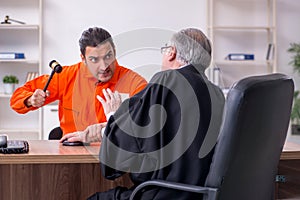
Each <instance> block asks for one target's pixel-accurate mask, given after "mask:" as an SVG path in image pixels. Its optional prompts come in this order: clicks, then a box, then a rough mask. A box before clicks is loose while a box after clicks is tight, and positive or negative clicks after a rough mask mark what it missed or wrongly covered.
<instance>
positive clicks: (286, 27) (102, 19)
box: [43, 0, 300, 140]
mask: <svg viewBox="0 0 300 200" xmlns="http://www.w3.org/2000/svg"><path fill="white" fill-rule="evenodd" d="M299 19H300V3H299V0H277V42H278V47H277V48H278V71H279V72H283V73H286V74H288V75H291V76H293V77H294V80H295V84H296V89H299V87H300V78H299V75H298V74H294V73H293V70H292V67H291V66H289V65H288V63H289V61H290V55H289V54H288V53H287V51H286V50H287V49H288V47H289V44H290V43H291V42H300V26H299ZM92 26H100V27H104V28H106V29H107V30H108V31H109V32H110V33H111V34H112V35H113V36H114V37H115V38H116V40H118V38H121V39H120V40H121V42H120V43H121V47H120V46H118V47H117V48H118V49H117V54H118V55H117V56H118V60H119V62H120V64H122V65H124V66H126V67H129V68H132V69H135V70H137V71H139V72H140V73H141V74H142V75H144V76H145V77H146V78H147V79H149V78H150V77H151V75H152V74H153V73H154V72H155V71H158V70H159V65H160V60H161V57H160V53H159V51H158V47H159V46H161V45H163V43H164V42H166V41H163V40H164V39H167V37H166V35H167V34H165V35H163V34H162V35H163V37H161V38H159V37H158V36H157V37H156V36H155V37H151V36H152V35H151V34H150V35H149V41H150V42H155V46H151V48H143V49H132V47H130V46H126V45H127V44H130V43H132V42H134V41H133V40H134V39H133V38H134V37H135V36H136V37H138V34H139V33H140V32H137V31H136V30H139V31H140V30H141V29H144V28H158V29H162V30H174V31H177V30H179V29H181V28H185V27H198V28H200V29H202V30H203V31H204V32H206V0H188V1H182V0H151V1H146V0H110V1H101V0H100V1H99V0H85V1H80V0H63V1H56V0H44V16H43V32H44V33H43V45H44V46H43V72H44V73H50V68H49V67H48V63H49V62H50V61H51V60H52V59H56V60H58V61H59V62H60V63H61V64H63V65H69V64H73V63H75V62H77V61H79V60H80V57H79V54H80V52H79V46H78V39H79V37H80V35H81V33H82V31H83V30H85V29H87V28H88V27H92ZM167 32H168V31H167ZM151 33H152V32H151ZM164 33H166V32H164ZM126 34H128V38H129V39H128V41H126V38H127V35H126ZM142 34H143V33H142ZM124 35H125V36H124ZM123 36H124V37H125V39H124V37H123ZM147 36H148V35H147ZM117 45H118V44H117ZM122 45H123V46H122ZM124 45H125V47H124ZM119 47H120V48H123V47H124V49H122V50H121V54H122V55H119V53H120V48H119ZM133 50H134V51H133ZM290 137H291V136H290ZM291 138H293V139H294V138H295V139H296V140H300V139H298V137H291Z"/></svg>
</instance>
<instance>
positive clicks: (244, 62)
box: [214, 60, 273, 65]
mask: <svg viewBox="0 0 300 200" xmlns="http://www.w3.org/2000/svg"><path fill="white" fill-rule="evenodd" d="M214 63H215V64H217V65H271V64H272V63H273V61H272V60H215V61H214Z"/></svg>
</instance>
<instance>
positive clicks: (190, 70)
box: [90, 65, 224, 200]
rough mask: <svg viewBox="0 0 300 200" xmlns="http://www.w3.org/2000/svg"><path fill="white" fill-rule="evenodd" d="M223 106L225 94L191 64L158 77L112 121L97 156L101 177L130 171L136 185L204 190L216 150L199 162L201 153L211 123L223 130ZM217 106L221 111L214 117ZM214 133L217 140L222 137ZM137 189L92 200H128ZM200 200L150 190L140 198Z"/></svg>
mask: <svg viewBox="0 0 300 200" xmlns="http://www.w3.org/2000/svg"><path fill="white" fill-rule="evenodd" d="M159 105H161V107H160V106H159ZM223 106H224V96H223V94H222V92H221V90H220V89H219V88H218V87H216V86H215V85H213V84H212V83H210V82H209V81H208V80H207V78H206V76H205V75H204V72H203V71H199V70H197V69H196V68H195V67H194V66H192V65H188V66H185V67H183V68H180V69H177V70H167V71H162V72H159V73H157V74H155V75H154V76H153V78H152V79H151V80H150V82H149V84H148V85H147V87H146V88H145V89H144V90H143V91H141V92H140V93H138V94H136V95H135V96H133V97H132V98H130V99H128V100H126V101H124V102H123V103H122V105H121V107H120V108H119V109H118V111H117V112H116V113H115V114H114V115H113V116H111V117H110V119H109V121H108V125H107V127H106V130H105V136H104V137H103V139H102V144H101V149H100V155H99V158H100V163H101V171H102V174H103V175H104V176H105V177H106V178H107V179H115V178H117V177H119V176H121V175H122V174H124V173H126V172H128V173H130V178H131V180H132V182H133V183H134V185H135V186H136V185H138V184H140V183H142V182H144V181H147V180H152V179H161V180H168V181H175V182H180V183H188V184H193V185H204V182H205V178H206V176H207V173H208V171H209V167H210V163H211V159H212V152H213V150H212V149H213V147H208V151H207V153H205V155H204V156H201V158H200V156H199V151H200V148H201V145H202V143H203V141H204V138H205V137H206V135H207V132H208V129H209V127H210V123H212V125H211V127H216V126H217V127H219V126H220V122H221V119H222V112H223ZM213 107H217V108H214V112H215V114H214V115H213V113H212V108H213ZM214 123H215V124H214ZM218 130H219V129H218V128H216V129H213V131H215V132H218ZM210 134H211V133H210ZM213 134H215V135H214V136H213V137H212V138H214V139H216V137H217V135H218V133H213ZM214 142H215V141H214ZM210 146H212V145H210ZM135 186H133V188H134V187H135ZM133 188H129V189H127V188H124V187H117V188H114V189H112V190H109V191H107V192H101V193H100V192H99V193H96V194H94V195H93V196H91V197H90V199H101V200H102V199H105V200H109V199H114V200H115V199H121V200H123V199H129V196H130V194H131V193H132V189H133ZM199 198H201V196H199V194H193V193H188V192H179V191H175V190H170V189H157V188H150V189H148V190H146V191H144V192H143V193H142V196H141V197H140V198H139V199H142V200H144V199H149V200H150V199H151V200H154V199H172V200H174V199H180V200H184V199H199Z"/></svg>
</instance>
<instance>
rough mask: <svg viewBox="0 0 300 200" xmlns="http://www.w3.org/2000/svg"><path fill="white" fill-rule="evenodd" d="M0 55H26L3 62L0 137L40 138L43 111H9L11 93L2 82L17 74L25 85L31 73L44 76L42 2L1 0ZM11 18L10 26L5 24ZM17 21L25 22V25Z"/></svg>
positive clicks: (0, 60)
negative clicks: (42, 70) (22, 113)
mask: <svg viewBox="0 0 300 200" xmlns="http://www.w3.org/2000/svg"><path fill="white" fill-rule="evenodd" d="M0 13H1V15H2V16H0V21H1V22H3V23H1V24H0V35H1V37H0V52H16V53H24V54H25V58H24V59H0V78H1V82H0V110H1V112H0V134H7V135H8V137H9V139H41V138H42V113H41V112H42V111H41V109H39V110H37V111H34V112H29V113H28V114H25V115H21V114H18V113H16V112H15V111H13V110H12V109H11V108H10V97H11V94H5V93H4V87H3V83H2V79H3V77H4V76H5V75H10V74H13V75H16V76H17V77H18V79H19V84H18V85H16V87H18V86H20V85H23V84H24V83H25V81H26V79H27V78H28V77H27V76H28V73H29V72H35V73H38V74H40V73H41V63H42V60H41V59H42V37H41V36H42V0H26V1H19V0H2V1H1V7H0ZM6 16H9V19H10V20H8V21H6V22H9V23H4V22H5V19H7V17H6ZM16 21H21V22H25V24H21V23H18V22H16Z"/></svg>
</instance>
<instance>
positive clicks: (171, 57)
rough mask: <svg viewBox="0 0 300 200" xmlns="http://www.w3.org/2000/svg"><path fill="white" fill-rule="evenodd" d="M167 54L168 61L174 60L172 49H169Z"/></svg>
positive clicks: (174, 55) (174, 54)
mask: <svg viewBox="0 0 300 200" xmlns="http://www.w3.org/2000/svg"><path fill="white" fill-rule="evenodd" d="M167 54H168V60H169V61H174V60H175V59H176V53H175V52H174V51H170V52H168V53H167Z"/></svg>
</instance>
